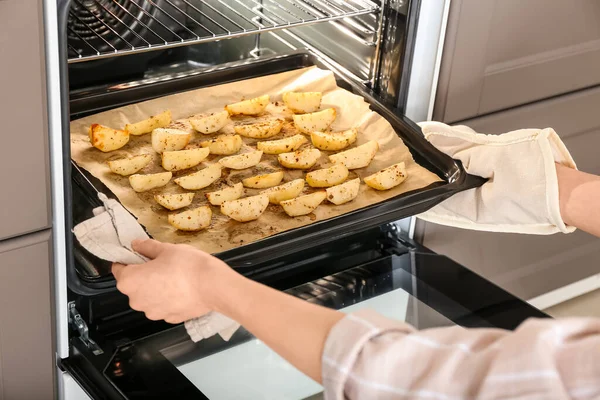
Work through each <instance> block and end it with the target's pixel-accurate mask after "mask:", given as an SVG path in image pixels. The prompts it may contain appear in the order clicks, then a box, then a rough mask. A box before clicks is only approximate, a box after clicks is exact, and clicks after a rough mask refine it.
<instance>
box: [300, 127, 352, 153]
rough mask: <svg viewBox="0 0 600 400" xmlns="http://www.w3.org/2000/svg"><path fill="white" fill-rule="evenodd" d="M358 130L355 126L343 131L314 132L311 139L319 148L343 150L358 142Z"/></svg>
mask: <svg viewBox="0 0 600 400" xmlns="http://www.w3.org/2000/svg"><path fill="white" fill-rule="evenodd" d="M357 136H358V132H357V131H356V129H355V128H352V129H348V130H347V131H343V132H313V133H311V134H310V139H311V141H312V144H313V146H315V147H316V148H317V149H321V150H328V151H337V150H343V149H345V148H346V147H348V146H350V145H351V144H352V143H354V142H356V137H357Z"/></svg>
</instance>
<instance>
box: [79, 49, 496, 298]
mask: <svg viewBox="0 0 600 400" xmlns="http://www.w3.org/2000/svg"><path fill="white" fill-rule="evenodd" d="M310 66H317V67H319V68H322V69H327V70H330V71H332V72H333V74H334V75H335V78H336V81H337V84H338V86H340V87H341V88H344V89H346V90H348V91H350V92H352V93H354V94H356V95H359V96H361V97H363V98H364V99H365V101H366V102H367V103H369V104H370V106H371V109H372V110H373V111H375V112H377V113H379V114H380V115H381V116H383V117H384V118H385V119H386V120H387V121H388V122H389V123H390V124H391V125H392V127H393V128H394V130H395V131H396V133H397V134H398V136H399V137H400V138H401V139H402V140H403V141H404V143H405V144H406V146H407V147H408V148H409V150H410V152H411V154H412V156H413V158H414V159H415V161H416V162H417V163H418V164H420V165H421V166H423V167H425V168H427V169H428V170H430V171H431V172H433V173H435V174H436V175H438V176H439V177H440V178H441V179H442V182H436V183H433V184H431V185H429V186H427V187H424V188H421V189H418V190H414V191H410V192H406V193H403V194H401V195H398V196H397V197H394V198H391V199H388V200H386V201H383V202H380V203H376V204H373V205H371V206H368V207H364V208H361V209H358V210H355V211H352V212H349V213H346V214H343V215H340V216H337V217H333V218H330V219H327V220H322V221H317V222H315V223H312V224H310V225H306V226H302V227H299V228H295V229H292V230H289V231H285V232H281V233H278V234H275V235H273V236H269V237H267V238H264V239H261V240H258V241H255V242H252V243H249V244H246V245H244V246H240V247H237V248H234V249H230V250H227V251H223V252H220V253H217V254H214V255H215V256H217V257H219V258H220V259H222V260H223V261H225V262H227V263H228V264H229V265H230V266H232V267H233V268H235V269H237V270H239V271H240V272H244V271H245V270H246V271H247V270H248V269H249V268H255V267H258V266H260V265H264V264H266V263H269V261H270V260H273V259H274V258H276V257H279V256H283V255H287V254H290V253H295V252H301V251H302V250H305V249H307V248H310V247H314V246H319V244H321V243H324V242H327V241H330V240H333V239H339V238H341V237H344V236H346V235H351V234H354V233H357V232H360V231H363V230H366V229H369V228H373V227H375V226H379V225H382V224H385V223H388V222H392V221H396V220H399V219H402V218H406V217H409V216H412V215H415V214H419V213H421V212H424V211H426V210H428V209H429V208H431V207H433V206H434V205H436V204H438V203H440V202H441V201H443V200H444V199H446V198H448V197H450V196H452V195H453V194H455V193H458V192H460V191H463V190H466V189H470V188H474V187H477V186H480V185H481V184H483V182H485V180H484V179H483V178H480V177H475V176H472V175H469V174H467V173H466V172H465V170H464V169H463V168H462V166H461V164H460V162H458V161H455V160H453V159H451V158H450V157H448V156H447V155H445V154H443V153H441V152H440V151H438V150H437V149H436V148H434V147H433V146H432V145H431V144H429V143H428V142H427V141H426V140H425V139H424V138H423V135H422V133H421V130H420V128H419V127H418V126H417V125H416V124H415V123H414V122H413V121H411V120H410V119H408V118H406V117H405V116H403V115H402V114H401V113H400V112H399V110H397V109H394V108H393V107H390V106H387V105H385V104H384V102H383V101H382V100H381V99H380V98H379V97H378V96H377V95H376V94H375V93H373V91H371V90H369V89H368V88H366V87H365V86H364V85H362V84H360V83H358V82H354V81H353V80H352V79H351V78H349V77H347V76H345V75H344V74H343V72H342V71H341V70H339V69H337V68H336V67H335V66H334V65H331V64H330V63H328V62H327V61H325V60H323V59H321V58H319V57H318V56H317V55H315V54H313V53H311V52H310V51H295V52H291V53H286V54H278V55H276V56H269V57H260V58H257V59H252V60H245V61H242V62H234V63H228V64H224V65H220V66H216V67H212V68H210V69H203V70H201V71H197V72H195V73H190V74H187V75H184V76H174V77H173V78H172V79H169V80H164V81H159V82H146V83H141V84H137V85H117V86H116V87H114V88H104V89H103V90H100V91H98V90H89V91H78V92H72V93H71V101H70V111H71V119H72V120H74V119H78V118H82V117H84V116H87V115H91V114H96V113H98V112H102V111H105V110H108V109H111V108H116V107H121V106H124V105H127V104H132V103H138V102H141V101H145V100H149V99H153V98H157V97H162V96H166V95H170V94H174V93H178V92H182V91H187V90H192V89H198V88H201V87H207V86H214V85H220V84H223V83H228V82H234V81H239V80H244V79H250V78H255V77H259V76H265V75H270V74H276V73H280V72H285V71H290V70H294V69H299V68H305V67H310ZM72 177H73V181H74V197H77V196H79V198H74V207H73V208H74V223H75V224H77V223H78V222H80V221H81V220H83V219H85V218H89V217H90V216H91V208H92V207H93V206H97V205H100V204H99V202H98V201H97V200H96V197H97V192H98V191H101V192H104V193H106V194H107V195H109V197H111V195H112V193H111V192H110V190H108V188H106V186H104V184H102V183H101V182H100V181H99V180H98V179H96V178H94V177H93V176H92V175H91V174H89V173H88V172H87V171H84V170H83V169H80V168H78V167H77V166H76V165H75V164H74V163H73V166H72ZM112 197H115V196H114V195H112ZM86 202H87V203H88V204H84V203H86ZM86 253H87V252H85V251H84V250H83V249H81V248H79V249H78V248H77V245H76V246H75V258H76V260H77V261H78V264H79V268H78V270H77V273H78V275H79V277H80V278H82V279H84V280H85V281H87V282H90V283H92V282H95V283H96V284H101V286H106V285H108V286H110V285H114V282H113V280H112V276H111V275H110V268H109V265H108V264H105V265H104V266H103V267H102V266H101V265H102V264H101V263H99V260H98V259H95V258H94V257H93V256H91V255H89V253H87V254H86ZM275 255H276V256H275Z"/></svg>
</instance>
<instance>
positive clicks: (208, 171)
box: [174, 164, 221, 190]
mask: <svg viewBox="0 0 600 400" xmlns="http://www.w3.org/2000/svg"><path fill="white" fill-rule="evenodd" d="M220 177H221V165H219V164H212V165H210V166H208V167H206V168H204V169H201V170H200V171H198V172H194V173H193V174H190V175H186V176H182V177H181V178H177V179H175V181H174V182H175V183H176V184H178V185H179V186H181V187H182V188H184V189H187V190H199V189H204V188H205V187H207V186H210V185H211V184H212V183H213V182H215V181H216V180H217V179H219V178H220Z"/></svg>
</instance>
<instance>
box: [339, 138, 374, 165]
mask: <svg viewBox="0 0 600 400" xmlns="http://www.w3.org/2000/svg"><path fill="white" fill-rule="evenodd" d="M378 150H379V143H377V141H375V140H371V141H369V142H367V143H365V144H361V145H360V146H357V147H355V148H353V149H350V150H346V151H342V152H341V153H337V154H332V155H330V156H329V161H331V162H332V163H334V164H344V166H345V167H346V168H348V169H357V168H364V167H366V166H367V165H369V164H370V163H371V160H373V157H375V153H377V151H378Z"/></svg>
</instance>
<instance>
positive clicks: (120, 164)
mask: <svg viewBox="0 0 600 400" xmlns="http://www.w3.org/2000/svg"><path fill="white" fill-rule="evenodd" d="M151 160H152V156H151V155H150V154H141V155H139V156H134V157H130V158H122V159H120V160H113V161H108V168H110V170H111V171H112V172H114V173H115V174H119V175H122V176H127V175H131V174H135V173H136V172H138V171H139V170H140V169H142V168H144V167H145V166H146V165H148V164H149V163H150V161H151Z"/></svg>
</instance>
